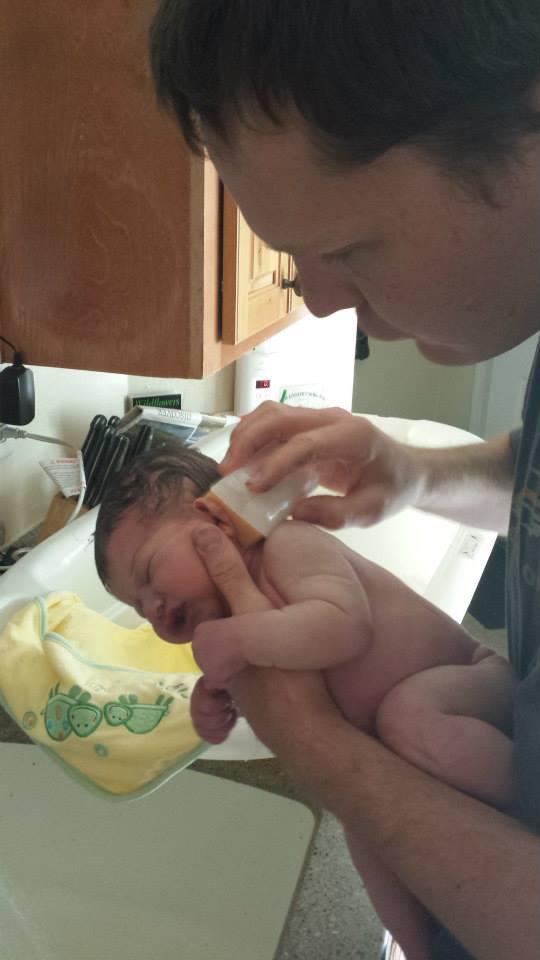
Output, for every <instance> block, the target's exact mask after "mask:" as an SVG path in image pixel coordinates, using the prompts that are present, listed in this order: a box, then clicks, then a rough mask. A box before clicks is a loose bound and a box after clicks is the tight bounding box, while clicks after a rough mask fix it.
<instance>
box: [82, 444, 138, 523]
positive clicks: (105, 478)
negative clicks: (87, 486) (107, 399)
mask: <svg viewBox="0 0 540 960" xmlns="http://www.w3.org/2000/svg"><path fill="white" fill-rule="evenodd" d="M107 429H111V428H109V427H108V428H107ZM128 447H129V440H128V438H127V437H126V436H124V435H122V434H115V435H114V436H113V438H112V440H111V442H110V444H109V445H108V447H107V453H106V460H105V461H104V463H103V466H102V467H100V469H99V472H98V476H97V479H96V482H95V484H94V486H93V488H92V491H91V493H90V497H89V500H88V506H89V507H95V506H97V504H98V503H101V499H102V497H103V493H104V490H105V487H106V486H107V484H108V482H109V480H110V479H111V477H112V476H113V474H115V473H116V472H117V471H118V470H120V468H121V467H122V466H123V464H124V462H125V459H126V454H127V451H128Z"/></svg>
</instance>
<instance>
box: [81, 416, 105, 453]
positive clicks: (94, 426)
mask: <svg viewBox="0 0 540 960" xmlns="http://www.w3.org/2000/svg"><path fill="white" fill-rule="evenodd" d="M106 424H107V418H106V417H104V416H103V414H102V413H96V415H95V417H92V420H91V421H90V426H89V427H88V433H87V434H86V437H85V438H84V442H83V445H82V447H81V453H82V455H83V460H86V458H87V456H88V454H89V452H90V448H91V446H92V444H93V442H94V440H95V438H96V436H97V433H98V431H99V429H100V428H101V427H105V426H106Z"/></svg>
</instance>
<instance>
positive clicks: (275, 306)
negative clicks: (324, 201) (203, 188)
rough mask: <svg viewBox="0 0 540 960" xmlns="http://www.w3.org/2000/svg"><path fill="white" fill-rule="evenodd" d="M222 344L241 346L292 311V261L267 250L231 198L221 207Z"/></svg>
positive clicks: (228, 197)
mask: <svg viewBox="0 0 540 960" xmlns="http://www.w3.org/2000/svg"><path fill="white" fill-rule="evenodd" d="M223 236H224V240H223V313H222V338H223V342H224V343H230V344H233V343H240V342H241V341H243V340H246V339H247V338H248V337H251V336H252V335H253V334H256V333H258V332H260V331H261V330H264V329H265V328H267V327H270V326H271V325H272V324H274V323H276V322H277V321H279V320H281V319H282V318H283V317H285V316H287V314H289V313H290V311H291V309H292V308H291V294H290V291H289V289H288V287H287V285H286V284H285V283H284V281H286V280H288V279H289V272H290V261H291V258H290V257H289V256H288V255H287V254H284V253H279V252H277V251H275V250H271V249H270V248H269V247H267V246H266V245H265V244H264V243H263V242H262V240H260V239H259V237H257V236H255V234H254V233H253V232H252V231H251V230H250V229H249V227H248V225H247V223H246V221H245V220H244V218H243V216H242V214H241V213H240V211H239V210H238V208H237V206H236V204H235V203H234V201H233V200H232V198H231V196H230V195H229V194H228V193H227V191H225V193H224V207H223Z"/></svg>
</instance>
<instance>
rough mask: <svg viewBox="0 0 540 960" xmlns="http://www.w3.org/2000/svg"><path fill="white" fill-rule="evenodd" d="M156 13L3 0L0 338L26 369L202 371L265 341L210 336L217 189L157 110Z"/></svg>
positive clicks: (137, 1) (85, 0)
mask: <svg viewBox="0 0 540 960" xmlns="http://www.w3.org/2000/svg"><path fill="white" fill-rule="evenodd" d="M154 7H155V2H154V0H92V2H89V0H54V2H50V3H43V4H41V3H36V2H35V0H16V2H14V0H0V22H1V24H2V29H1V31H0V138H1V142H2V151H1V153H0V210H1V213H0V333H2V335H3V336H5V337H7V338H8V339H9V340H12V341H13V342H14V343H15V344H16V345H17V347H18V348H19V349H21V350H23V351H24V353H25V357H26V359H27V362H28V363H29V364H36V363H37V364H44V365H49V366H58V367H72V368H76V369H77V368H78V369H87V370H105V371H113V372H114V371H116V372H122V373H133V374H146V375H154V376H164V377H201V376H204V375H206V374H208V373H212V372H213V371H214V370H217V369H219V368H220V367H222V366H224V365H225V364H226V363H229V362H230V361H231V360H234V359H235V357H236V356H238V355H239V354H240V353H242V352H244V351H245V349H247V348H248V347H249V345H253V344H254V343H255V342H258V340H260V339H264V337H265V336H268V335H269V333H268V331H267V330H265V329H264V324H263V326H262V327H261V325H259V326H258V327H257V330H258V332H257V333H256V334H255V340H253V337H252V336H250V337H249V338H248V340H246V341H245V342H243V343H242V345H241V346H235V347H231V346H228V345H226V344H223V343H221V342H220V338H219V329H218V321H219V297H218V292H219V285H220V281H221V277H220V272H221V236H220V231H221V219H220V218H221V213H220V202H221V199H220V189H219V182H218V179H217V174H216V172H215V170H214V168H213V167H212V165H211V164H210V163H209V162H208V161H205V160H203V159H201V158H197V157H193V156H192V155H191V154H190V153H189V151H188V150H187V148H186V146H185V144H184V142H183V139H182V136H181V134H180V131H179V130H178V128H177V125H176V123H175V121H174V120H173V119H172V118H170V117H169V116H167V115H166V114H165V113H164V112H163V111H161V110H160V109H158V107H157V104H156V99H155V94H154V90H153V87H152V82H151V78H150V71H149V65H148V54H147V49H148V28H149V24H150V21H151V17H152V14H153V9H154ZM269 266H270V265H269V264H268V263H267V260H266V254H265V253H264V251H257V250H255V249H254V251H253V254H252V258H251V264H250V266H249V271H250V272H251V275H252V276H251V282H253V283H254V284H255V287H256V286H257V284H259V289H258V290H257V289H254V290H253V296H254V297H259V298H260V299H261V300H263V299H264V297H268V296H269V297H270V298H271V299H273V300H275V299H276V298H279V297H280V296H281V292H280V288H279V284H278V281H277V276H278V273H279V270H280V269H281V267H280V265H279V264H278V265H277V267H275V265H274V266H271V269H270V270H269V269H268V267H269ZM270 274H272V276H273V277H274V279H273V280H272V282H271V283H270V282H269V281H268V277H269V275H270ZM280 309H281V308H280ZM279 312H280V311H279V309H278V310H277V313H278V314H279ZM285 312H286V311H285ZM265 316H266V315H265ZM269 322H270V321H269ZM242 323H243V321H242ZM264 323H266V320H265V321H264ZM281 325H283V324H281ZM279 326H280V325H278V327H277V328H276V329H278V328H279ZM242 329H245V328H244V327H242ZM244 335H245V334H244Z"/></svg>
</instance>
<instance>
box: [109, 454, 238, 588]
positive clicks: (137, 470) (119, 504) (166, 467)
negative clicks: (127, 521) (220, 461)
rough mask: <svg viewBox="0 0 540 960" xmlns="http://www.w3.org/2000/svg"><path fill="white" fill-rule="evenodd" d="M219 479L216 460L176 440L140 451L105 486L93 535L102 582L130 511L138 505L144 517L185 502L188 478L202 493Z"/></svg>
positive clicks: (157, 513) (199, 492) (158, 513)
mask: <svg viewBox="0 0 540 960" xmlns="http://www.w3.org/2000/svg"><path fill="white" fill-rule="evenodd" d="M219 479H220V475H219V473H218V470H217V464H216V462H215V460H212V459H211V458H210V457H206V456H204V454H202V453H200V452H199V451H198V450H195V449H193V448H192V447H182V446H180V444H177V443H169V444H163V445H160V446H158V447H154V448H152V449H151V450H148V451H147V452H146V453H142V454H139V456H137V457H135V458H134V459H133V460H131V461H130V462H129V463H128V464H127V465H126V466H125V467H124V468H123V469H122V470H120V471H119V472H118V473H117V474H115V475H114V477H113V478H112V480H111V481H110V482H109V484H108V485H107V487H106V489H105V492H104V495H103V500H102V502H101V506H100V508H99V513H98V517H97V521H96V532H95V537H94V558H95V563H96V568H97V572H98V574H99V577H100V579H101V580H102V582H103V583H105V584H106V583H107V576H108V569H107V550H108V547H109V541H110V539H111V536H112V534H113V532H114V530H115V529H116V527H117V526H118V524H119V523H120V520H121V519H122V517H123V516H124V514H125V513H126V511H127V510H129V509H130V508H131V507H138V509H139V510H140V512H141V514H142V515H143V516H144V515H151V514H155V515H156V516H159V515H160V514H161V513H164V512H165V511H166V510H167V508H168V507H169V505H170V504H171V503H172V502H178V503H179V504H181V503H182V502H183V501H184V499H185V497H186V490H185V481H186V480H190V481H191V482H192V484H194V485H195V487H196V490H197V495H199V494H200V495H202V494H203V493H206V491H207V490H209V489H210V487H211V486H212V485H213V484H214V483H217V481H218V480H219ZM190 500H191V496H190Z"/></svg>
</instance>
